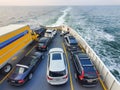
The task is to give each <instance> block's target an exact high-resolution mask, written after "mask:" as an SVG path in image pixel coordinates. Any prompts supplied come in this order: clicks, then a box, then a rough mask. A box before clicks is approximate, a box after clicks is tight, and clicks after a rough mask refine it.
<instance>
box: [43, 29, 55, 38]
mask: <svg viewBox="0 0 120 90" xmlns="http://www.w3.org/2000/svg"><path fill="white" fill-rule="evenodd" d="M44 36H45V37H50V38H52V39H53V38H54V32H53V30H46V32H45V35H44Z"/></svg>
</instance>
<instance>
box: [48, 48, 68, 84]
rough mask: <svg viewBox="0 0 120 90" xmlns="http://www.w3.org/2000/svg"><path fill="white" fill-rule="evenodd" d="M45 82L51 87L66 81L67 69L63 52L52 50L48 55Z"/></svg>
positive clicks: (56, 49)
mask: <svg viewBox="0 0 120 90" xmlns="http://www.w3.org/2000/svg"><path fill="white" fill-rule="evenodd" d="M47 81H48V83H49V84H51V85H61V84H65V83H66V82H67V81H68V69H67V64H66V58H65V55H64V51H63V49H61V48H52V49H50V51H49V54H48V61H47Z"/></svg>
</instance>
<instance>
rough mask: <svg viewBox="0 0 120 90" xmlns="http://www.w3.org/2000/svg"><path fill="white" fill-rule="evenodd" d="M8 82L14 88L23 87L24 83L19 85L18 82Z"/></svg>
mask: <svg viewBox="0 0 120 90" xmlns="http://www.w3.org/2000/svg"><path fill="white" fill-rule="evenodd" d="M7 82H8V83H9V84H10V85H12V86H22V85H23V84H24V83H25V82H24V83H18V82H17V81H14V82H13V81H11V80H7Z"/></svg>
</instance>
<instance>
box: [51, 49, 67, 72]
mask: <svg viewBox="0 0 120 90" xmlns="http://www.w3.org/2000/svg"><path fill="white" fill-rule="evenodd" d="M54 54H60V55H61V59H59V60H53V59H52V58H53V55H54ZM65 67H66V66H65V62H64V57H63V52H59V51H58V52H52V53H50V67H49V69H50V71H62V70H65Z"/></svg>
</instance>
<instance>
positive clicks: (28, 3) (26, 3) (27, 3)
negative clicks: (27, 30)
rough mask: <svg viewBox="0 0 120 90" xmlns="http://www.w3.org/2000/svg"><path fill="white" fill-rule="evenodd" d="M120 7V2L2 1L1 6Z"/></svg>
mask: <svg viewBox="0 0 120 90" xmlns="http://www.w3.org/2000/svg"><path fill="white" fill-rule="evenodd" d="M4 5H5V6H33V5H120V0H0V6H4Z"/></svg>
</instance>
